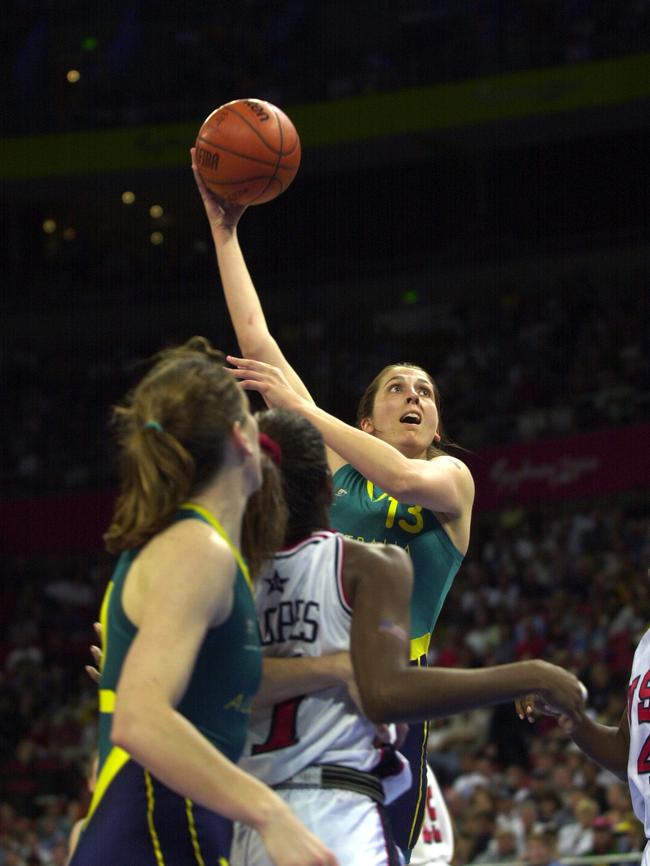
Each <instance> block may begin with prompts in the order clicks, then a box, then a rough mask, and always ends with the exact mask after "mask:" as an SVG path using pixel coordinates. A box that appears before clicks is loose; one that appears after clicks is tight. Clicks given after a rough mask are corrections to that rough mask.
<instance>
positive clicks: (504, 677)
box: [344, 540, 584, 723]
mask: <svg viewBox="0 0 650 866" xmlns="http://www.w3.org/2000/svg"><path fill="white" fill-rule="evenodd" d="M412 580H413V577H412V565H411V561H410V558H409V557H408V555H407V554H406V553H405V552H404V551H403V550H401V549H399V548H397V547H396V546H394V545H365V544H360V543H358V542H354V541H349V540H346V542H345V555H344V586H345V589H346V593H347V595H348V597H349V599H350V602H351V604H352V608H353V616H352V636H351V653H352V664H353V667H354V673H355V677H356V681H357V686H358V689H359V693H360V695H361V701H362V705H363V708H364V711H365V713H366V715H367V716H368V718H369V719H370V720H371V721H373V722H375V723H383V722H414V721H420V720H424V719H433V718H436V717H440V716H448V715H453V714H454V713H459V712H464V711H465V710H471V709H475V708H477V707H485V706H491V705H493V704H499V703H503V702H504V701H509V700H514V699H515V698H517V697H520V696H521V695H524V694H526V693H530V692H532V693H535V694H538V695H539V696H540V699H541V700H543V701H545V702H546V703H547V704H550V705H553V706H555V707H557V708H559V709H561V711H562V712H564V713H565V714H566V715H567V716H569V717H570V718H571V719H577V718H578V717H579V714H580V713H581V712H582V709H583V707H584V687H583V686H582V684H581V683H580V681H579V680H578V679H577V678H576V677H575V676H573V674H570V673H568V672H567V671H565V670H563V669H562V668H559V667H556V666H555V665H551V664H549V663H547V662H545V661H542V660H540V659H534V660H530V661H522V662H515V663H513V664H506V665H498V666H495V667H489V668H482V669H476V670H451V669H448V668H417V667H411V666H409V664H408V658H409V605H410V598H411V586H412Z"/></svg>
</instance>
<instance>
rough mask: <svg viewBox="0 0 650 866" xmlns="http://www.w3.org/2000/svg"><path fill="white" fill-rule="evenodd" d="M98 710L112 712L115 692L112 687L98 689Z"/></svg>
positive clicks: (113, 710)
mask: <svg viewBox="0 0 650 866" xmlns="http://www.w3.org/2000/svg"><path fill="white" fill-rule="evenodd" d="M99 712H100V713H114V712H115V692H114V691H113V690H112V689H100V690H99Z"/></svg>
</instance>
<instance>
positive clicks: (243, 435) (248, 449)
mask: <svg viewBox="0 0 650 866" xmlns="http://www.w3.org/2000/svg"><path fill="white" fill-rule="evenodd" d="M230 439H231V442H232V444H233V447H234V449H235V451H236V452H237V453H238V454H239V455H240V456H242V457H251V456H252V454H253V453H254V448H253V443H252V442H251V440H250V436H249V435H248V433H247V432H246V431H245V430H244V428H243V427H242V423H241V421H235V423H234V424H233V425H232V429H231V432H230Z"/></svg>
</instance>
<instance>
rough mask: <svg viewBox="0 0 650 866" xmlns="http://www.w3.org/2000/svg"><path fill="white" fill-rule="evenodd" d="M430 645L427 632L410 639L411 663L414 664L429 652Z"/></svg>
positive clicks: (429, 637) (429, 635)
mask: <svg viewBox="0 0 650 866" xmlns="http://www.w3.org/2000/svg"><path fill="white" fill-rule="evenodd" d="M430 643H431V634H430V633H429V632H427V633H426V634H423V635H422V636H421V637H414V638H411V661H412V662H415V661H417V660H418V659H419V658H421V657H422V656H425V655H426V654H427V653H428V652H429V644H430Z"/></svg>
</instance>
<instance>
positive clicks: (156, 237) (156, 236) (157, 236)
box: [149, 232, 164, 247]
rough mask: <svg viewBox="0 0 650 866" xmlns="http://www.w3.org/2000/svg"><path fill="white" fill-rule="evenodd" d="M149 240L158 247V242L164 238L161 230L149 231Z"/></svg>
mask: <svg viewBox="0 0 650 866" xmlns="http://www.w3.org/2000/svg"><path fill="white" fill-rule="evenodd" d="M149 240H150V241H151V243H152V244H153V245H154V246H155V247H159V246H160V244H161V243H162V242H163V240H164V237H163V233H162V232H151V234H150V235H149Z"/></svg>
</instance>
